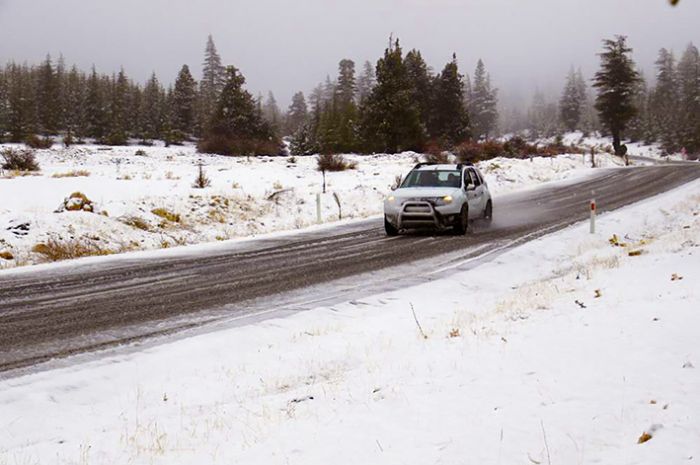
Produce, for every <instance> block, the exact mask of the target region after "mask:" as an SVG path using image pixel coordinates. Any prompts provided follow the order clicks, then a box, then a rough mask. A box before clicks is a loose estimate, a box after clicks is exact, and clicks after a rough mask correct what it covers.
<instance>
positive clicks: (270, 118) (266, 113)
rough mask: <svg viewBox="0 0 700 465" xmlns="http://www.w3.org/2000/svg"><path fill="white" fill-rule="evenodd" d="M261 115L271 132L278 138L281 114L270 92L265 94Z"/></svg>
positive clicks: (273, 95)
mask: <svg viewBox="0 0 700 465" xmlns="http://www.w3.org/2000/svg"><path fill="white" fill-rule="evenodd" d="M262 115H263V118H264V119H265V121H267V123H268V124H269V125H270V129H272V132H273V133H274V134H276V135H278V136H279V135H280V132H282V123H283V122H282V112H281V111H280V107H279V106H278V105H277V99H276V98H275V94H273V93H272V91H270V92H268V93H267V99H266V100H265V103H264V104H263V106H262Z"/></svg>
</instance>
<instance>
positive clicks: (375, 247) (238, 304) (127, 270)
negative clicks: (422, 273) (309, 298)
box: [0, 165, 700, 372]
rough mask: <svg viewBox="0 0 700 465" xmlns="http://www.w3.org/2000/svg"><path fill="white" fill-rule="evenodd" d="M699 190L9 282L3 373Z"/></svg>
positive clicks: (663, 170)
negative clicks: (443, 230)
mask: <svg viewBox="0 0 700 465" xmlns="http://www.w3.org/2000/svg"><path fill="white" fill-rule="evenodd" d="M698 178H700V166H694V165H669V166H665V165H659V166H648V167H634V168H624V169H622V168H621V169H610V170H601V171H600V172H599V173H598V174H597V175H595V176H592V177H589V178H585V179H584V180H582V181H580V182H576V183H569V184H557V185H553V186H549V187H544V188H540V189H533V190H530V191H527V192H524V193H520V194H517V195H511V196H505V197H503V198H501V199H498V198H497V199H495V202H494V216H495V218H496V219H495V220H494V222H493V223H492V224H491V225H483V224H478V223H477V224H474V225H473V227H472V231H471V232H470V234H468V235H467V236H465V237H457V236H452V235H448V234H440V235H425V234H424V235H417V236H400V237H397V238H387V237H385V235H384V233H383V228H382V223H381V221H378V220H370V221H364V222H360V223H356V224H353V225H350V226H345V227H339V228H334V229H327V230H324V231H321V232H313V233H305V234H297V235H290V236H287V237H284V236H282V237H277V238H274V239H261V240H254V241H247V242H242V243H240V244H238V245H234V246H232V247H229V248H222V249H215V250H214V251H209V252H204V253H197V254H195V253H193V254H183V255H177V256H167V255H166V256H162V257H159V258H153V257H149V258H129V259H124V258H120V259H118V260H109V259H108V260H104V261H98V262H94V263H92V262H91V263H85V264H76V266H71V267H60V268H56V269H53V268H51V267H50V268H48V269H47V268H44V269H41V270H36V271H33V272H21V273H13V272H9V273H0V372H7V371H9V370H15V369H18V368H24V367H30V366H33V365H35V364H38V363H41V362H45V361H48V360H51V359H55V358H60V357H65V356H68V355H73V354H79V353H84V352H88V351H94V350H96V349H102V348H106V347H112V346H115V345H120V344H124V343H126V342H132V341H138V340H143V339H146V338H149V337H152V336H155V335H162V334H163V333H166V332H172V331H176V330H182V329H185V328H191V327H193V326H197V325H201V324H203V323H205V322H206V321H207V318H210V317H211V315H213V314H212V313H211V311H212V310H214V309H217V313H216V318H222V317H228V318H232V317H235V316H236V315H237V314H238V312H242V311H243V309H244V308H245V307H246V305H245V303H246V302H250V301H252V300H253V299H272V298H273V297H274V296H277V301H278V302H279V301H282V302H284V295H285V293H288V292H291V291H295V290H299V289H302V288H307V287H309V286H314V285H319V284H323V283H329V282H330V281H334V280H338V279H340V278H347V277H350V276H355V275H361V274H363V273H368V272H374V276H375V277H374V278H373V279H376V274H377V273H376V272H378V271H379V270H384V269H385V268H389V267H394V266H399V265H405V264H407V263H411V262H414V261H418V260H422V259H427V258H430V257H436V256H442V255H445V254H450V253H455V252H460V251H464V250H475V249H477V248H478V250H482V251H483V250H488V248H489V247H490V246H492V245H493V244H496V243H503V242H505V241H512V240H517V239H519V238H523V237H526V236H528V235H531V236H536V235H537V234H543V233H544V232H546V231H551V230H554V229H558V228H561V227H564V226H566V225H568V224H572V223H575V222H577V221H580V220H582V219H585V218H586V217H587V215H588V208H587V206H588V200H589V199H590V197H591V195H595V197H596V200H597V205H598V209H599V211H608V210H613V209H616V208H619V207H621V206H624V205H628V204H631V203H633V202H636V201H639V200H641V199H644V198H647V197H650V196H653V195H656V194H658V193H661V192H664V191H667V190H670V189H672V188H674V187H677V186H679V185H681V184H684V183H687V182H689V181H692V180H695V179H698ZM279 296H282V298H281V300H280V297H279ZM205 315H206V316H205ZM212 318H213V317H212ZM126 329H128V331H126Z"/></svg>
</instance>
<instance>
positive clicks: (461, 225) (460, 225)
mask: <svg viewBox="0 0 700 465" xmlns="http://www.w3.org/2000/svg"><path fill="white" fill-rule="evenodd" d="M468 228H469V209H468V207H467V205H466V204H465V205H462V210H461V211H460V212H459V216H458V217H457V222H456V223H455V234H458V235H460V236H463V235H465V234H466V233H467V229H468Z"/></svg>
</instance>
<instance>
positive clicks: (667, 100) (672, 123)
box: [650, 48, 679, 152]
mask: <svg viewBox="0 0 700 465" xmlns="http://www.w3.org/2000/svg"><path fill="white" fill-rule="evenodd" d="M656 70H657V72H656V87H655V88H654V91H653V93H652V95H651V101H650V111H651V117H652V120H653V125H654V129H655V131H656V132H657V134H658V135H659V138H660V140H661V142H662V144H663V146H664V148H665V149H666V150H668V151H671V152H674V151H676V150H677V149H678V148H679V147H678V144H677V142H678V134H677V129H678V104H679V101H678V97H679V96H678V78H677V76H676V60H675V57H674V56H673V52H671V51H669V50H666V49H665V48H662V49H661V50H659V57H658V58H657V60H656Z"/></svg>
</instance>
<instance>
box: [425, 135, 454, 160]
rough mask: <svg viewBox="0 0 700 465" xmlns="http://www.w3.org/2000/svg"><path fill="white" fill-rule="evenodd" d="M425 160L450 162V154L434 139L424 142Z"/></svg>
mask: <svg viewBox="0 0 700 465" xmlns="http://www.w3.org/2000/svg"><path fill="white" fill-rule="evenodd" d="M425 161H427V162H428V163H438V164H447V163H450V154H449V153H447V152H445V151H444V150H442V146H441V145H440V144H439V143H438V142H437V141H434V140H431V141H430V142H428V143H427V144H426V148H425Z"/></svg>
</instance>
